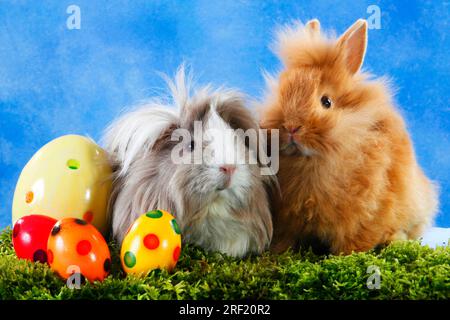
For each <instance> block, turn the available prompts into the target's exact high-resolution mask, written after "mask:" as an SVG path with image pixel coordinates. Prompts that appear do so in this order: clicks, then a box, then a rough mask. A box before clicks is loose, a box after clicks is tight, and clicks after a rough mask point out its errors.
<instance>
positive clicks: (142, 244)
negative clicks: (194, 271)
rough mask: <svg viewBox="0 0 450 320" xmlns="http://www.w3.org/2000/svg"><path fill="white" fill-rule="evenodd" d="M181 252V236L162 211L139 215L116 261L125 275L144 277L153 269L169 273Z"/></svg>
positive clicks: (173, 219) (171, 219)
mask: <svg viewBox="0 0 450 320" xmlns="http://www.w3.org/2000/svg"><path fill="white" fill-rule="evenodd" d="M180 252H181V233H180V229H179V227H178V224H177V222H176V220H175V218H174V217H173V216H172V215H171V214H170V213H168V212H167V211H164V210H153V211H150V212H147V213H146V214H143V215H142V216H140V217H139V218H138V219H137V220H136V221H135V222H134V223H133V225H132V226H131V228H130V230H129V231H128V233H127V235H126V236H125V239H124V240H123V243H122V249H121V251H120V259H121V261H122V267H123V269H124V270H125V272H126V273H132V274H137V275H145V274H146V273H148V272H149V271H151V270H153V269H167V270H172V269H173V268H174V267H175V265H176V264H177V261H178V258H179V257H180Z"/></svg>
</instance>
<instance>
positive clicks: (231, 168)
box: [219, 165, 236, 176]
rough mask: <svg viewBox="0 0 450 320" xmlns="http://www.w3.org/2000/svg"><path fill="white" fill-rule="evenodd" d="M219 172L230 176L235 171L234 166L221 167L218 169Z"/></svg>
mask: <svg viewBox="0 0 450 320" xmlns="http://www.w3.org/2000/svg"><path fill="white" fill-rule="evenodd" d="M219 170H220V172H222V173H225V174H227V175H229V176H231V175H232V174H233V173H234V172H235V171H236V166H233V165H223V166H220V168H219Z"/></svg>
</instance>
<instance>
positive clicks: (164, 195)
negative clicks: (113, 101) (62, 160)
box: [103, 68, 278, 257]
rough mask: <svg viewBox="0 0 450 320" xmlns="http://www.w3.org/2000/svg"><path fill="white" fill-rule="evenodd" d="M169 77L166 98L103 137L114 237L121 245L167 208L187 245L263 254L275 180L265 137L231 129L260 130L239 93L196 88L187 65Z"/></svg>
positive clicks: (125, 117)
mask: <svg viewBox="0 0 450 320" xmlns="http://www.w3.org/2000/svg"><path fill="white" fill-rule="evenodd" d="M166 81H167V83H168V87H169V88H170V91H171V98H170V99H169V100H168V101H169V102H163V101H164V99H157V98H154V99H152V100H151V101H150V102H149V103H147V104H145V105H143V106H140V107H139V108H137V109H136V110H134V111H131V112H128V113H126V114H124V115H123V116H121V117H120V118H119V119H118V120H116V121H114V122H113V123H112V124H111V125H110V126H109V127H108V128H107V130H106V132H105V134H104V137H103V141H104V145H105V149H106V150H107V151H108V152H109V154H110V156H111V161H112V163H113V167H114V176H115V177H114V183H113V191H112V197H111V203H110V208H111V211H112V212H111V216H112V232H113V236H114V237H115V238H116V239H117V241H118V242H119V243H121V241H122V240H123V238H124V236H125V234H126V231H127V229H128V228H129V226H130V225H131V224H132V222H133V221H134V220H135V219H136V218H137V217H138V216H139V215H140V214H142V213H144V212H147V211H149V210H152V209H163V210H167V211H169V212H171V213H172V214H174V216H175V217H176V219H177V222H178V224H179V225H180V228H181V231H182V237H183V240H184V241H185V242H187V243H192V244H195V245H198V246H200V247H202V248H204V249H206V250H208V251H219V252H222V253H224V254H226V255H229V256H232V257H243V256H245V255H247V254H259V253H261V252H262V251H263V250H265V249H266V248H268V246H269V244H270V241H271V238H272V217H271V210H270V200H269V198H270V195H271V194H272V193H276V192H277V190H278V189H277V188H278V185H277V182H276V177H275V176H274V175H271V174H265V173H264V172H263V171H262V169H263V167H264V165H263V164H262V162H261V161H260V157H259V156H258V152H259V151H258V150H257V149H258V146H260V145H261V141H262V140H261V136H260V135H257V137H258V138H257V139H258V141H257V142H256V143H249V139H247V138H248V136H247V138H246V136H239V135H234V134H233V133H235V132H236V130H241V131H243V132H248V130H250V131H254V132H258V131H259V126H258V122H257V121H256V120H255V118H254V117H253V115H252V113H251V112H250V111H249V110H248V109H247V108H246V107H245V103H244V98H243V95H242V94H240V93H239V92H237V91H233V90H227V89H217V90H212V89H211V87H210V86H205V87H202V88H199V89H198V90H191V89H190V82H191V81H190V80H189V79H186V76H185V72H184V68H180V69H179V71H178V72H177V75H176V77H175V80H174V81H172V80H170V79H167V78H166ZM166 100H167V99H166ZM266 169H267V168H266ZM269 171H270V170H269Z"/></svg>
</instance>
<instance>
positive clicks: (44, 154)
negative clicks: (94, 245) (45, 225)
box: [12, 135, 112, 234]
mask: <svg viewBox="0 0 450 320" xmlns="http://www.w3.org/2000/svg"><path fill="white" fill-rule="evenodd" d="M111 176H112V171H111V166H110V164H109V160H108V155H107V153H106V152H105V151H104V150H103V149H102V148H100V147H99V146H98V145H97V144H96V143H94V142H93V141H92V140H90V139H88V138H86V137H83V136H78V135H66V136H62V137H59V138H57V139H55V140H52V141H50V142H49V143H47V144H46V145H45V146H43V147H42V148H41V149H39V150H38V151H37V152H36V153H35V154H34V156H33V157H32V158H31V159H30V161H29V162H28V163H27V165H26V166H25V167H24V168H23V170H22V173H21V174H20V177H19V180H18V181H17V185H16V189H15V192H14V200H13V208H12V220H13V223H15V222H16V221H18V220H19V219H20V218H22V217H23V216H26V215H32V214H34V215H37V214H38V215H46V216H48V217H51V218H53V219H56V220H60V219H63V218H68V217H73V218H79V219H83V220H85V221H87V222H89V223H91V224H93V225H94V226H95V227H96V228H97V229H98V230H100V231H101V232H102V233H103V234H106V232H107V231H108V212H107V204H108V199H109V197H110V191H111V184H112V181H111Z"/></svg>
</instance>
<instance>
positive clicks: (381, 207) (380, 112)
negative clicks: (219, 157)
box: [259, 19, 438, 255]
mask: <svg viewBox="0 0 450 320" xmlns="http://www.w3.org/2000/svg"><path fill="white" fill-rule="evenodd" d="M277 36H278V37H277V40H276V42H275V47H274V48H275V50H276V52H277V53H278V55H279V56H280V57H281V60H282V62H283V65H284V69H283V70H282V71H281V72H280V74H279V77H278V78H277V77H276V76H271V75H267V77H266V79H267V84H268V90H267V94H266V97H265V98H264V99H263V101H261V103H260V105H259V108H260V112H261V113H260V126H261V128H267V129H270V130H274V129H278V130H279V131H278V132H279V135H280V159H279V171H278V173H277V176H278V182H279V185H280V189H281V196H282V201H279V202H278V203H276V204H274V209H273V223H274V236H273V240H272V245H271V250H273V251H274V252H282V251H285V250H286V249H288V248H290V247H291V248H294V250H296V249H299V248H300V247H303V248H305V247H312V249H313V251H316V252H319V253H322V254H324V253H325V254H329V253H331V254H335V255H339V254H344V255H346V254H350V253H352V252H359V251H367V250H370V249H372V248H376V247H379V246H384V245H386V244H388V243H390V242H391V241H394V240H402V239H416V238H418V237H419V236H420V235H421V234H422V232H423V231H424V228H425V227H427V226H428V225H429V224H430V223H431V222H432V221H433V218H434V215H435V214H436V212H437V210H438V186H437V185H436V184H435V183H434V182H432V181H430V180H429V179H428V178H427V177H426V176H425V174H424V172H423V171H422V169H421V168H420V167H419V164H418V163H417V160H416V156H415V153H414V149H413V144H412V142H411V139H410V137H409V135H408V132H407V129H406V127H405V122H404V120H403V119H402V117H401V115H400V113H399V112H398V111H397V109H396V107H395V106H394V103H393V98H392V94H391V90H390V88H389V84H388V82H387V81H386V80H384V79H376V78H373V77H370V76H369V75H368V74H366V73H364V72H363V71H361V66H362V63H363V59H364V55H365V52H366V46H367V22H366V21H365V20H362V19H360V20H358V21H356V22H355V23H354V24H353V25H352V26H351V27H350V28H348V29H347V30H346V31H345V33H344V34H342V35H341V36H340V37H339V38H336V37H331V36H326V35H324V34H323V32H321V30H320V23H319V21H318V20H317V19H314V20H311V21H309V22H308V23H307V24H306V25H303V24H301V23H300V22H296V23H295V24H294V25H293V26H292V25H290V26H286V27H284V28H281V29H280V30H279V32H278V34H277Z"/></svg>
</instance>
